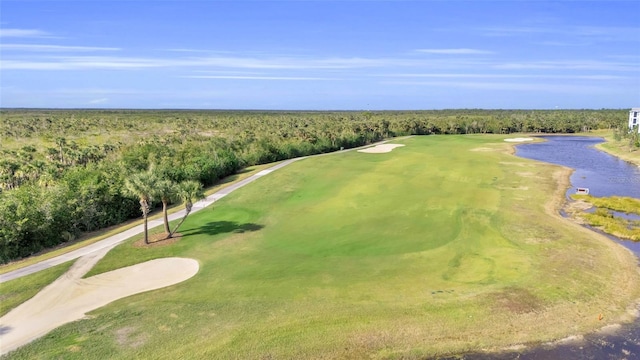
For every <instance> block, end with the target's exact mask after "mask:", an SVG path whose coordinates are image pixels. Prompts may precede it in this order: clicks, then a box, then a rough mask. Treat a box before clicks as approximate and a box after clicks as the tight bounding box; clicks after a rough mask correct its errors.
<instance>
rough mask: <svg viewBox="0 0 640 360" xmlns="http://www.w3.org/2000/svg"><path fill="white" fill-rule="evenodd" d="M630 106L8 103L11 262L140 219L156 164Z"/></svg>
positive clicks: (159, 167)
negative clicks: (156, 107) (138, 181)
mask: <svg viewBox="0 0 640 360" xmlns="http://www.w3.org/2000/svg"><path fill="white" fill-rule="evenodd" d="M627 113H628V110H552V111H551V110H550V111H541V110H536V111H526V110H473V109H471V110H439V111H380V112H377V111H376V112H369V111H367V112H302V111H299V112H298V111H289V112H283V111H173V110H171V111H170V110H167V111H153V110H23V109H4V110H1V111H0V135H1V139H2V140H1V142H0V262H2V263H5V262H8V261H10V260H13V259H17V258H20V257H24V256H28V255H30V254H33V253H35V252H38V251H41V250H43V249H46V248H49V247H53V246H56V245H58V244H60V243H63V242H67V241H70V240H73V239H75V238H76V237H77V236H79V235H80V234H82V233H84V232H88V231H94V230H98V229H102V228H104V227H107V226H111V225H115V224H119V223H122V222H124V221H126V220H128V219H133V218H137V217H139V216H140V213H141V212H140V210H141V202H140V200H141V199H140V198H139V196H137V195H136V194H134V192H132V191H130V190H127V189H128V187H127V184H129V188H130V187H131V181H132V180H131V179H132V177H134V176H137V175H140V174H141V173H144V172H147V171H149V169H150V168H153V172H154V176H155V177H156V178H157V179H158V181H166V182H169V183H171V184H174V185H175V186H178V184H181V183H184V184H186V182H191V183H190V184H191V185H192V186H193V184H194V182H197V183H200V184H202V185H203V186H210V185H213V184H215V183H216V182H218V181H219V180H220V179H222V178H224V177H226V176H229V175H231V174H234V173H236V172H237V171H238V170H239V169H241V168H243V167H246V166H250V165H256V164H263V163H269V162H273V161H278V160H284V159H288V158H293V157H297V156H303V155H311V154H318V153H325V152H330V151H335V150H339V149H340V148H352V147H357V146H361V145H365V144H369V143H372V142H375V141H379V140H382V139H384V138H388V137H393V136H402V135H428V134H472V133H501V134H508V133H514V132H534V133H536V132H537V133H574V132H581V131H589V130H592V129H612V130H613V129H622V128H623V127H624V126H626V116H627ZM617 131H622V130H617ZM174 189H175V191H176V192H175V194H178V190H177V189H178V188H177V187H176V188H174ZM153 200H155V201H154V202H153V203H151V204H149V206H150V209H149V210H153V208H154V206H160V205H163V204H164V207H165V208H166V206H167V204H170V203H171V202H173V201H187V200H188V199H186V198H184V197H183V198H181V197H180V196H177V195H176V196H171V197H166V198H162V196H160V198H158V196H156V199H153ZM187 202H188V201H187ZM167 232H170V231H167Z"/></svg>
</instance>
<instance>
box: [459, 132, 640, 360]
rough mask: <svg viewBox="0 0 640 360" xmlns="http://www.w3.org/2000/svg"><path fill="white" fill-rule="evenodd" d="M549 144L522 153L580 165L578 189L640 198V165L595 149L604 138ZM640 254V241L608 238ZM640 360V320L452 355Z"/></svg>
mask: <svg viewBox="0 0 640 360" xmlns="http://www.w3.org/2000/svg"><path fill="white" fill-rule="evenodd" d="M541 138H543V139H545V140H547V141H546V142H544V143H534V144H522V145H518V146H517V147H516V155H517V156H521V157H525V158H529V159H534V160H540V161H544V162H548V163H553V164H558V165H564V166H567V167H570V168H573V169H575V171H574V173H573V174H572V175H571V185H572V187H571V188H570V189H569V190H568V191H567V197H568V196H569V195H571V194H574V193H575V192H576V188H578V187H580V188H589V190H590V194H591V195H593V196H613V195H616V196H630V197H635V198H640V168H639V167H638V166H635V165H633V164H631V163H629V162H626V161H623V160H620V159H618V158H616V157H614V156H611V155H609V154H606V153H604V152H602V151H599V150H597V149H595V148H594V147H593V146H594V145H596V144H598V143H601V142H603V141H604V140H603V139H600V138H593V137H583V136H542V137H541ZM608 237H609V238H610V239H612V240H613V241H616V242H618V243H620V244H622V245H623V246H625V247H627V248H629V249H630V250H631V251H633V252H634V253H635V254H636V255H637V256H640V242H632V241H624V240H620V239H617V238H615V237H613V236H608ZM516 358H517V359H639V358H640V319H636V321H635V322H633V323H631V324H625V325H622V327H621V328H620V329H618V330H617V331H615V332H614V333H612V334H587V335H585V336H584V337H583V338H580V339H577V340H575V341H571V342H565V343H562V344H560V345H539V346H535V347H529V348H526V349H523V350H520V351H510V352H504V353H499V354H482V353H476V354H461V355H459V356H457V357H452V358H451V359H469V360H471V359H473V360H476V359H516Z"/></svg>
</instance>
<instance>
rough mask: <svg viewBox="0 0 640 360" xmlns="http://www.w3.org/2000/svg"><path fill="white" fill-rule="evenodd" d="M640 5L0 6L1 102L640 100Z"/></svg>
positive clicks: (243, 104)
mask: <svg viewBox="0 0 640 360" xmlns="http://www.w3.org/2000/svg"><path fill="white" fill-rule="evenodd" d="M638 14H640V1H638V2H636V1H553V2H549V1H259V0H255V1H118V0H112V1H93V0H85V1H29V0H20V1H16V0H2V3H1V4H0V71H1V73H0V101H1V104H0V105H1V106H2V107H54V108H69V107H72V108H94V107H95V108H194V109H290V110H404V109H408V110H415V109H445V108H446V109H451V108H486V109H497V108H501V109H554V108H561V109H565V108H590V109H597V108H630V107H632V106H640V22H639V21H638Z"/></svg>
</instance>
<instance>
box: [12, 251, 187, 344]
mask: <svg viewBox="0 0 640 360" xmlns="http://www.w3.org/2000/svg"><path fill="white" fill-rule="evenodd" d="M94 260H95V259H91V258H87V259H85V258H81V259H80V260H78V261H77V262H76V264H74V265H73V266H72V267H71V269H69V271H68V272H67V273H65V274H64V275H62V276H61V277H60V278H58V279H57V280H56V281H54V282H53V283H51V284H50V285H49V286H47V287H46V288H44V289H43V290H42V291H40V292H39V293H38V294H37V295H36V296H34V297H33V298H31V299H30V300H28V301H26V302H24V303H23V304H21V305H20V306H18V307H16V308H15V309H13V310H12V311H10V312H9V313H8V314H6V315H5V316H3V317H2V318H0V342H1V343H2V348H1V349H0V353H2V354H6V353H7V352H9V351H11V350H14V349H16V348H18V347H19V346H22V345H24V344H27V343H29V342H30V341H33V340H35V339H37V338H39V337H41V336H43V335H45V334H46V333H48V332H49V331H51V330H53V329H55V328H57V327H58V326H61V325H64V324H66V323H68V322H72V321H75V320H79V319H82V318H83V317H84V316H85V313H87V312H90V311H92V310H95V309H97V308H99V307H102V306H105V305H107V304H108V303H110V302H113V301H116V300H118V299H121V298H124V297H127V296H131V295H134V294H138V293H141V292H145V291H149V290H155V289H159V288H163V287H165V286H169V285H173V284H177V283H179V282H182V281H185V280H187V279H189V278H190V277H192V276H194V275H195V274H196V273H197V272H198V269H199V265H198V262H197V261H196V260H193V259H184V258H164V259H156V260H151V261H147V262H144V263H141V264H137V265H133V266H128V267H125V268H121V269H117V270H114V271H110V272H107V273H103V274H99V275H96V276H92V277H90V278H87V279H81V277H82V275H83V274H84V273H86V271H88V269H91V267H93V265H94V264H95V261H94ZM87 268H88V269H87Z"/></svg>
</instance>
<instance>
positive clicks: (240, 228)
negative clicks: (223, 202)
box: [182, 221, 264, 236]
mask: <svg viewBox="0 0 640 360" xmlns="http://www.w3.org/2000/svg"><path fill="white" fill-rule="evenodd" d="M263 227H264V226H263V225H259V224H254V223H244V224H240V223H238V222H236V221H212V222H209V223H208V224H205V225H203V226H200V227H198V228H195V229H192V230H188V231H185V232H183V233H182V235H184V236H188V235H198V234H207V235H218V234H224V233H237V234H240V233H245V232H253V231H258V230H260V229H262V228H263Z"/></svg>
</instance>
